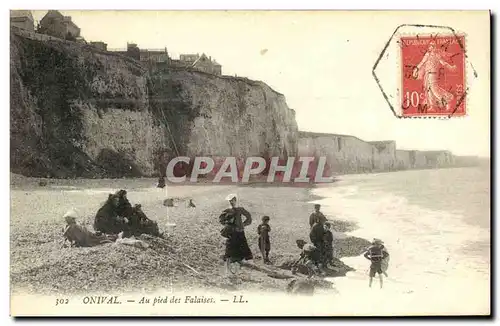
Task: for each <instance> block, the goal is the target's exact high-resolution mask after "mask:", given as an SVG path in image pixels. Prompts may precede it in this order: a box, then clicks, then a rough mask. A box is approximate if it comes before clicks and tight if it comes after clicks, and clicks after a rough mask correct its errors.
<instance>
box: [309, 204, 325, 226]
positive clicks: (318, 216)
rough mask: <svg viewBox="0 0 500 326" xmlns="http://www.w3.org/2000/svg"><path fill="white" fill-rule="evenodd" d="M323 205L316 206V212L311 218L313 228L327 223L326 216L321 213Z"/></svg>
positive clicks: (310, 222) (310, 224) (310, 223)
mask: <svg viewBox="0 0 500 326" xmlns="http://www.w3.org/2000/svg"><path fill="white" fill-rule="evenodd" d="M320 208H321V205H320V204H315V205H314V212H313V213H312V214H311V216H309V226H310V227H313V225H314V223H321V224H324V223H325V222H326V216H325V215H323V213H321V212H320Z"/></svg>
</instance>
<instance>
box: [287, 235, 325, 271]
mask: <svg viewBox="0 0 500 326" xmlns="http://www.w3.org/2000/svg"><path fill="white" fill-rule="evenodd" d="M296 244H297V247H299V248H300V249H302V252H301V253H300V257H299V259H298V260H297V261H296V262H295V263H294V264H293V265H292V273H293V274H295V273H296V272H297V267H298V266H299V265H302V266H305V267H307V269H308V276H309V277H312V276H313V275H314V274H319V275H321V274H323V272H322V268H321V252H320V251H319V249H318V248H316V247H315V246H314V245H312V244H310V243H307V242H305V241H304V240H297V241H296Z"/></svg>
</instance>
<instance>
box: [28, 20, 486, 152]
mask: <svg viewBox="0 0 500 326" xmlns="http://www.w3.org/2000/svg"><path fill="white" fill-rule="evenodd" d="M61 12H62V13H63V14H64V15H68V16H71V17H72V19H73V21H74V22H75V23H76V24H77V25H78V26H79V27H80V28H81V34H82V36H83V37H84V38H85V39H86V40H87V41H104V42H106V43H108V49H125V48H126V44H127V42H133V43H137V44H138V46H139V47H140V48H148V49H163V48H165V47H167V49H168V51H169V53H170V55H171V56H172V57H173V58H178V55H179V54H180V53H200V54H201V53H206V54H207V55H208V56H211V57H212V58H214V59H216V60H217V61H218V62H219V63H220V64H221V65H222V73H223V74H225V75H238V76H245V77H248V78H250V79H255V80H261V81H263V82H265V83H267V84H268V85H269V86H270V87H272V88H273V89H274V90H276V91H278V92H280V93H282V94H284V95H285V97H286V100H287V104H288V106H289V107H290V108H292V109H294V110H295V111H296V120H297V124H298V126H299V129H300V130H303V131H314V132H324V133H336V134H350V135H354V136H356V137H359V138H361V139H363V140H366V141H375V140H395V141H396V144H397V147H398V148H399V149H419V150H450V151H452V152H453V153H454V154H457V155H479V156H487V157H489V156H490V65H489V63H490V49H489V45H490V41H489V36H490V35H489V28H490V23H489V16H488V13H487V12H475V13H472V12H450V13H443V12H368V11H366V12H338V11H336V12H333V11H330V12H319V11H310V12H298V11H289V12H268V11H254V12H224V11H219V12H213V11H212V12H209V11H205V12H193V11H177V12H172V11H61ZM45 13H46V11H34V12H33V16H34V18H35V20H40V19H41V18H42V17H43V16H44V15H45ZM400 24H434V25H445V26H450V27H453V28H454V29H455V30H457V31H459V32H461V33H465V34H466V35H467V39H466V47H467V55H468V57H469V60H470V62H472V64H473V65H474V68H475V70H476V71H477V74H478V77H477V78H475V79H474V80H472V81H469V80H468V83H469V82H470V85H469V86H470V92H469V95H468V97H467V116H465V117H460V118H451V119H446V120H431V119H397V118H396V117H394V115H393V113H392V112H391V111H390V109H389V105H388V104H387V102H386V101H385V99H384V97H383V96H382V93H381V92H380V89H379V88H378V86H377V84H376V82H375V80H374V78H373V76H372V68H373V65H374V63H375V61H376V60H377V57H378V55H379V54H380V52H381V51H382V49H383V47H384V45H385V43H386V42H387V40H388V39H389V37H390V36H391V34H392V33H393V32H394V30H395V28H396V27H397V26H398V25H400ZM389 64H392V63H391V62H389ZM393 65H394V67H396V64H395V63H394V64H393ZM469 77H470V76H469ZM381 79H382V78H381ZM388 79H389V82H387V85H388V86H389V88H390V87H391V85H392V84H391V83H392V82H394V81H395V79H394V76H389V77H388ZM469 79H470V78H469ZM384 87H385V86H384ZM392 88H394V89H395V87H392Z"/></svg>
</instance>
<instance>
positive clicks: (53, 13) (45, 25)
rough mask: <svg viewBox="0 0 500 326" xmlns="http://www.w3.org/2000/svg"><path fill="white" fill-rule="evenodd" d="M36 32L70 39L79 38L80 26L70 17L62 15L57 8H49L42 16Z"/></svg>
mask: <svg viewBox="0 0 500 326" xmlns="http://www.w3.org/2000/svg"><path fill="white" fill-rule="evenodd" d="M38 32H39V33H42V34H47V35H51V36H55V37H58V38H61V39H66V40H70V41H76V40H77V39H79V38H80V28H79V27H78V26H76V24H75V23H74V22H73V21H72V20H71V17H70V16H63V15H62V14H61V13H60V12H59V11H57V10H49V12H48V13H47V14H46V15H45V16H43V18H42V20H41V21H40V28H39V30H38Z"/></svg>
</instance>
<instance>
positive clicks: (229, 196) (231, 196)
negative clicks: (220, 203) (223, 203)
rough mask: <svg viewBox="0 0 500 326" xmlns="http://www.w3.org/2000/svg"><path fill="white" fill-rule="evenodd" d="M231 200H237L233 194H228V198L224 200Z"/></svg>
mask: <svg viewBox="0 0 500 326" xmlns="http://www.w3.org/2000/svg"><path fill="white" fill-rule="evenodd" d="M233 198H236V199H238V196H236V195H235V194H230V195H228V196H227V197H226V200H227V201H230V200H231V199H233Z"/></svg>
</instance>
